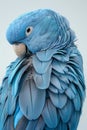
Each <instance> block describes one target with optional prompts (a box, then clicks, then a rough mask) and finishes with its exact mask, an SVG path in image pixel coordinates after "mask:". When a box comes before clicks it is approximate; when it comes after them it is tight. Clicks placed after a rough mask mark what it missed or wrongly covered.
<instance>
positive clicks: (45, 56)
mask: <svg viewBox="0 0 87 130" xmlns="http://www.w3.org/2000/svg"><path fill="white" fill-rule="evenodd" d="M55 53H57V49H49V50H44V51H41V52H37V53H36V56H37V57H38V59H39V60H40V61H49V60H50V59H51V58H52V56H53V55H54V54H55Z"/></svg>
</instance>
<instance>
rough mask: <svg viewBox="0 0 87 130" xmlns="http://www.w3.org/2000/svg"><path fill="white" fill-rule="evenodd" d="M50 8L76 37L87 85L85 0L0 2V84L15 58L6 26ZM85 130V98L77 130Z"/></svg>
mask: <svg viewBox="0 0 87 130" xmlns="http://www.w3.org/2000/svg"><path fill="white" fill-rule="evenodd" d="M40 8H50V9H53V10H55V11H56V12H59V13H60V14H62V15H64V16H66V17H67V18H68V20H69V21H70V24H71V27H72V29H73V30H74V31H75V32H76V35H77V39H78V41H77V43H76V44H77V46H78V48H79V50H80V52H81V54H82V56H83V61H84V64H83V66H84V73H85V81H86V84H87V0H14V1H13V0H0V84H1V81H2V77H3V76H4V73H5V68H6V66H8V65H9V64H10V62H11V61H13V60H14V59H15V58H16V55H15V54H14V52H13V49H12V47H11V46H10V45H9V44H8V42H7V40H6V37H5V31H6V28H7V26H8V24H9V23H10V22H11V21H12V20H13V19H14V18H15V17H17V16H19V15H20V14H22V13H25V12H28V11H32V10H36V9H40ZM86 129H87V98H86V100H85V102H84V107H83V113H82V116H81V119H80V123H79V127H78V130H86Z"/></svg>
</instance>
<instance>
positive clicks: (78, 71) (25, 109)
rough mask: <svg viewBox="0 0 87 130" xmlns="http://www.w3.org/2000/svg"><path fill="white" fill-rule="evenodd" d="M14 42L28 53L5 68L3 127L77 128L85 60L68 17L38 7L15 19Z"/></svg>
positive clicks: (0, 102)
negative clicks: (76, 42)
mask: <svg viewBox="0 0 87 130" xmlns="http://www.w3.org/2000/svg"><path fill="white" fill-rule="evenodd" d="M7 39H8V41H9V42H10V44H12V45H14V44H17V45H19V44H21V43H22V44H24V45H25V46H26V53H25V54H24V55H22V56H21V57H19V58H17V59H16V60H15V61H14V62H12V63H11V64H10V65H9V66H8V67H7V72H6V75H5V77H4V79H3V82H2V86H1V91H0V115H1V116H0V130H14V129H15V130H77V126H78V122H79V119H80V115H81V112H82V106H83V101H84V98H85V84H84V74H83V61H82V57H81V54H80V52H79V51H78V49H77V47H76V46H75V44H74V41H75V40H76V37H75V33H74V32H73V31H72V30H71V28H70V26H69V23H68V21H67V19H66V18H65V17H63V16H61V15H60V14H57V13H55V12H54V11H51V10H47V9H44V10H36V11H33V12H30V13H27V14H24V15H22V16H20V17H19V18H17V19H16V20H14V21H13V22H12V23H11V24H10V26H9V27H8V30H7Z"/></svg>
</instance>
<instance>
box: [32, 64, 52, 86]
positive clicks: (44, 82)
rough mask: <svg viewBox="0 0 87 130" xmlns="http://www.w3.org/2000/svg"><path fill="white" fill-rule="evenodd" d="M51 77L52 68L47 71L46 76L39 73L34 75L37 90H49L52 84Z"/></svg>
mask: <svg viewBox="0 0 87 130" xmlns="http://www.w3.org/2000/svg"><path fill="white" fill-rule="evenodd" d="M50 76H51V66H49V68H48V69H47V71H46V72H45V73H44V74H38V73H37V72H35V73H34V81H35V84H36V86H37V88H40V89H47V88H48V87H49V84H50V78H51V77H50Z"/></svg>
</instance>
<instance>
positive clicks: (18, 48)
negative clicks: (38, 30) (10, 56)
mask: <svg viewBox="0 0 87 130" xmlns="http://www.w3.org/2000/svg"><path fill="white" fill-rule="evenodd" d="M12 46H13V49H14V52H15V53H16V55H17V56H18V57H21V56H23V55H25V54H26V51H27V49H26V46H25V45H24V44H23V43H20V44H17V43H16V44H13V45H12Z"/></svg>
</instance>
